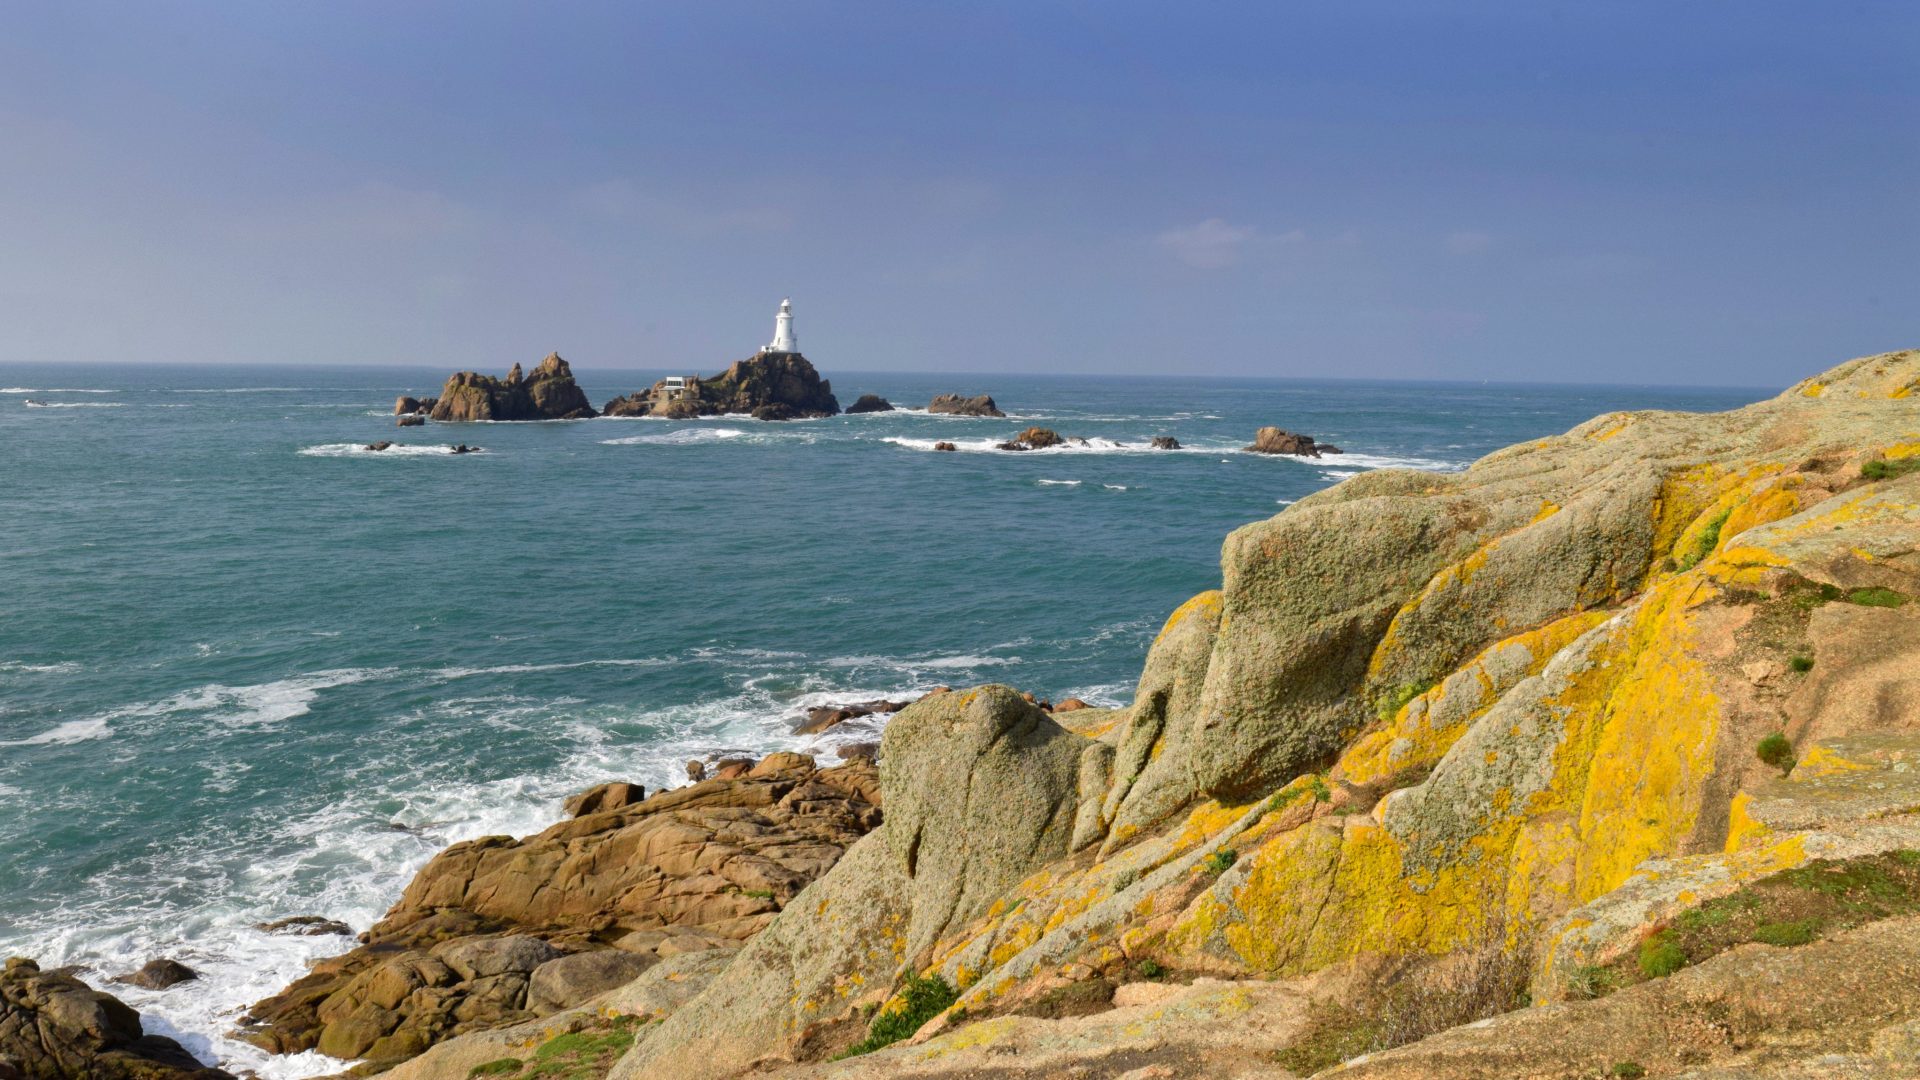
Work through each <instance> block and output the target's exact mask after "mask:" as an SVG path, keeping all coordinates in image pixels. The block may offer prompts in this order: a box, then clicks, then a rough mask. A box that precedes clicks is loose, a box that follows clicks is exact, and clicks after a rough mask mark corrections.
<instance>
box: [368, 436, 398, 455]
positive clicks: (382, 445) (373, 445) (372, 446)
mask: <svg viewBox="0 0 1920 1080" xmlns="http://www.w3.org/2000/svg"><path fill="white" fill-rule="evenodd" d="M392 445H393V444H392V443H391V442H388V441H387V440H385V439H382V440H380V441H379V442H370V443H368V444H367V449H369V450H372V451H374V452H376V453H378V452H379V451H381V450H385V449H387V448H389V447H391V446H392Z"/></svg>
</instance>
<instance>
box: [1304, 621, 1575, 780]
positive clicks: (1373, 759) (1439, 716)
mask: <svg viewBox="0 0 1920 1080" xmlns="http://www.w3.org/2000/svg"><path fill="white" fill-rule="evenodd" d="M1608 617H1609V616H1608V613H1607V612H1604V611H1583V612H1579V613H1578V614H1574V615H1569V616H1567V617H1566V618H1564V619H1558V620H1556V621H1554V622H1551V623H1548V624H1547V625H1545V626H1542V627H1538V628H1536V629H1533V630H1529V631H1527V632H1526V633H1524V634H1516V635H1514V636H1513V637H1510V638H1506V639H1505V640H1503V641H1500V642H1497V643H1496V644H1493V645H1490V646H1488V647H1487V648H1486V649H1484V650H1482V651H1481V653H1480V655H1478V656H1476V657H1474V658H1473V659H1472V660H1470V661H1468V662H1467V663H1466V664H1465V665H1463V666H1462V667H1461V669H1460V670H1461V672H1464V673H1466V674H1467V675H1469V676H1471V678H1470V679H1468V680H1463V679H1460V678H1459V677H1457V676H1455V677H1449V678H1448V679H1446V680H1444V681H1442V682H1441V683H1440V684H1439V685H1437V686H1435V687H1433V688H1431V689H1429V690H1427V691H1426V692H1425V693H1423V694H1421V695H1419V696H1418V697H1416V698H1414V699H1413V700H1412V701H1409V702H1407V704H1405V705H1403V706H1401V708H1400V711H1399V712H1398V713H1396V714H1395V715H1394V717H1393V720H1392V722H1391V723H1389V724H1387V725H1386V726H1385V727H1383V728H1380V729H1377V730H1375V731H1373V732H1370V733H1369V734H1366V735H1363V736H1361V738H1360V740H1359V741H1358V742H1356V743H1355V744H1354V745H1353V746H1352V747H1351V748H1349V749H1348V750H1347V752H1346V753H1345V754H1344V755H1342V756H1341V758H1340V762H1339V764H1338V765H1336V766H1335V767H1334V775H1335V776H1336V777H1338V778H1339V779H1342V780H1345V781H1347V782H1349V783H1353V784H1361V785H1368V786H1379V785H1382V784H1388V783H1391V782H1392V781H1393V780H1394V779H1395V778H1396V777H1398V776H1401V775H1405V774H1408V773H1411V772H1415V771H1420V770H1425V769H1429V768H1432V766H1433V764H1434V763H1435V762H1437V761H1439V760H1440V757H1441V755H1443V754H1445V753H1446V752H1447V750H1448V748H1449V747H1451V746H1452V745H1453V744H1454V741H1455V740H1456V739H1458V738H1459V737H1460V736H1461V734H1463V733H1464V732H1465V731H1466V730H1467V728H1468V726H1470V725H1471V724H1472V723H1473V721H1475V720H1478V719H1479V718H1480V717H1481V716H1482V715H1483V714H1485V713H1486V711H1487V710H1488V709H1490V708H1492V707H1493V704H1494V702H1495V701H1497V700H1499V696H1500V695H1501V694H1502V693H1505V692H1506V690H1507V689H1508V688H1509V686H1510V685H1511V683H1512V682H1513V681H1518V679H1517V678H1516V679H1513V680H1510V681H1508V682H1507V683H1506V684H1505V685H1496V684H1495V682H1494V679H1493V677H1492V675H1491V674H1490V671H1491V670H1492V669H1493V667H1494V662H1495V660H1496V659H1505V658H1507V657H1509V656H1511V655H1512V650H1516V649H1518V650H1524V652H1525V655H1526V664H1525V668H1524V672H1523V674H1522V675H1521V676H1520V677H1525V676H1530V675H1537V674H1539V672H1540V669H1541V668H1543V667H1545V666H1546V663H1547V661H1548V660H1551V659H1552V658H1553V655H1554V654H1555V653H1557V652H1559V651H1560V650H1561V649H1564V648H1566V647H1567V645H1568V644H1569V643H1571V642H1572V641H1573V640H1574V639H1575V638H1577V637H1579V636H1580V635H1581V634H1584V633H1586V632H1587V631H1588V630H1591V629H1593V628H1594V627H1595V626H1598V625H1599V624H1600V623H1602V622H1604V621H1606V619H1607V618H1608Z"/></svg>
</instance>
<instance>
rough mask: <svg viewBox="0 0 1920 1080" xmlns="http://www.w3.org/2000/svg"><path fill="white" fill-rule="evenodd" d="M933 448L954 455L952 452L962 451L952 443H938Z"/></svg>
mask: <svg viewBox="0 0 1920 1080" xmlns="http://www.w3.org/2000/svg"><path fill="white" fill-rule="evenodd" d="M933 448H934V449H935V450H943V451H946V452H948V453H952V452H954V451H956V450H959V449H960V448H959V447H957V446H955V445H953V444H952V443H950V442H937V443H934V444H933Z"/></svg>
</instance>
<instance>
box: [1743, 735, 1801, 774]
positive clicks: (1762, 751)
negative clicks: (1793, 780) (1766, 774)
mask: <svg viewBox="0 0 1920 1080" xmlns="http://www.w3.org/2000/svg"><path fill="white" fill-rule="evenodd" d="M1753 756H1755V757H1757V758H1759V759H1760V760H1761V761H1763V762H1765V763H1767V764H1768V765H1771V766H1773V767H1774V768H1776V769H1779V770H1780V775H1781V776H1785V775H1787V774H1788V773H1790V772H1792V771H1793V741H1792V740H1790V739H1788V738H1787V737H1786V735H1784V734H1782V733H1781V732H1778V731H1776V732H1774V733H1773V734H1771V735H1769V736H1767V737H1766V738H1764V739H1761V740H1760V742H1759V743H1758V744H1757V745H1756V746H1754V748H1753Z"/></svg>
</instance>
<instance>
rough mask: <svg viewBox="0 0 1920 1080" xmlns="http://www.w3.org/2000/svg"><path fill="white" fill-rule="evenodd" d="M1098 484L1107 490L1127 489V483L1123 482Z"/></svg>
mask: <svg viewBox="0 0 1920 1080" xmlns="http://www.w3.org/2000/svg"><path fill="white" fill-rule="evenodd" d="M1100 486H1101V487H1103V488H1106V489H1107V490H1108V491H1125V490H1127V485H1125V484H1101V485H1100Z"/></svg>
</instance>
